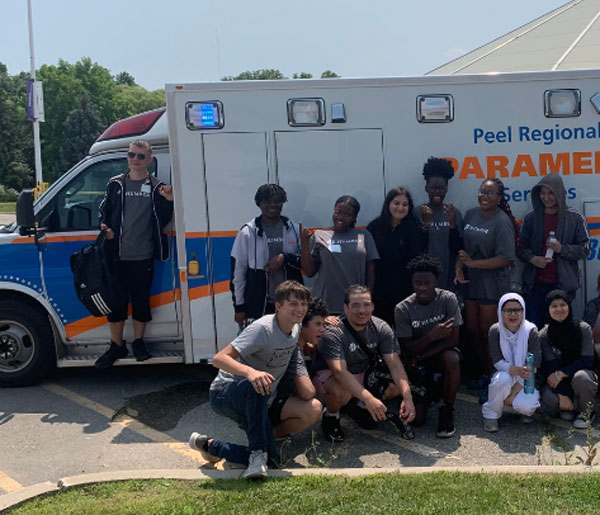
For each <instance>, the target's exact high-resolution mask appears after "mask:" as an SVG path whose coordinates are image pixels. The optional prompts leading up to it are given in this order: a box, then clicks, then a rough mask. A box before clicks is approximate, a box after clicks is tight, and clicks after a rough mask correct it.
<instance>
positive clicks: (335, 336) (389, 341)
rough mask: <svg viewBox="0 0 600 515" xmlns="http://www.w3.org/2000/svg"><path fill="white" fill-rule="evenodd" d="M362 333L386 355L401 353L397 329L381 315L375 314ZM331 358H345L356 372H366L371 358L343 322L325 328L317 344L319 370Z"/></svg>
mask: <svg viewBox="0 0 600 515" xmlns="http://www.w3.org/2000/svg"><path fill="white" fill-rule="evenodd" d="M362 334H363V339H364V340H365V341H366V343H367V347H369V349H370V350H371V351H372V352H373V353H375V352H378V353H379V354H382V355H383V354H392V353H394V352H397V353H400V349H399V347H398V344H397V343H396V339H395V338H394V331H392V328H391V327H390V326H389V325H388V324H387V323H386V322H385V321H383V320H381V318H377V317H372V318H371V320H370V321H369V323H368V324H367V327H366V328H365V329H364V330H363V333H362ZM329 359H336V360H337V359H339V360H345V361H346V366H347V367H348V370H349V371H350V372H351V373H352V374H360V373H361V372H364V371H365V370H366V369H367V367H368V366H369V362H370V358H369V356H367V355H366V354H365V353H364V352H363V351H362V349H361V348H360V346H359V344H358V343H357V342H356V341H355V340H354V338H353V337H352V335H351V334H350V332H349V331H348V329H346V326H345V325H344V324H343V323H342V324H340V325H338V326H332V325H329V326H327V329H325V333H324V334H323V337H322V338H321V341H319V343H318V345H317V355H316V356H315V364H314V366H315V371H318V370H325V369H327V368H328V367H327V362H326V360H329Z"/></svg>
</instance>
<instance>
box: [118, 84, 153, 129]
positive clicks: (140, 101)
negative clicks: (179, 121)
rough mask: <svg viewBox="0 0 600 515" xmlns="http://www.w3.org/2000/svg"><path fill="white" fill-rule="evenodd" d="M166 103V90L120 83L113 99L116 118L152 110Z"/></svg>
mask: <svg viewBox="0 0 600 515" xmlns="http://www.w3.org/2000/svg"><path fill="white" fill-rule="evenodd" d="M164 105H165V91H164V90H163V89H156V90H154V91H148V90H146V89H144V88H142V87H141V86H137V85H136V86H129V85H127V84H119V85H118V86H117V88H116V94H115V97H114V100H113V114H114V117H115V119H116V120H121V119H122V118H127V117H128V116H133V115H134V114H138V113H142V112H144V111H150V110H151V109H156V108H157V107H162V106H164Z"/></svg>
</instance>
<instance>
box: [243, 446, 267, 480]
mask: <svg viewBox="0 0 600 515" xmlns="http://www.w3.org/2000/svg"><path fill="white" fill-rule="evenodd" d="M267 470H268V469H267V453H266V452H263V451H252V452H251V453H250V457H249V458H248V468H247V469H246V470H245V471H244V472H243V473H242V475H241V478H242V479H253V478H264V477H267Z"/></svg>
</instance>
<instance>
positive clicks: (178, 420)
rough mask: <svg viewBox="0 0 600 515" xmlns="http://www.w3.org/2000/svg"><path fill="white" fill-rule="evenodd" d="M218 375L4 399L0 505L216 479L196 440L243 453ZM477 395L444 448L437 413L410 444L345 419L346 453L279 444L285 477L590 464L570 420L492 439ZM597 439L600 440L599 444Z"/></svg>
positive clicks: (119, 380) (169, 375)
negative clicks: (214, 383)
mask: <svg viewBox="0 0 600 515" xmlns="http://www.w3.org/2000/svg"><path fill="white" fill-rule="evenodd" d="M214 373H215V371H214V369H213V368H212V367H210V366H193V367H188V366H182V365H153V366H147V367H139V366H138V367H116V368H114V369H112V370H107V371H99V370H95V369H83V368H82V369H61V370H57V371H55V372H54V373H53V374H52V375H51V376H50V377H49V378H48V380H47V381H45V382H44V383H42V384H40V385H37V386H32V387H27V388H5V389H0V436H1V438H0V495H1V494H5V493H10V492H17V491H19V490H20V489H22V488H24V487H29V486H31V485H35V484H37V483H41V482H45V481H50V482H54V483H56V481H57V480H58V479H60V478H64V477H68V476H74V475H79V474H90V473H102V472H107V471H116V470H139V471H141V470H146V469H178V470H197V469H199V468H202V469H206V468H209V467H210V466H209V465H208V464H206V463H205V462H204V460H202V458H201V457H200V456H199V453H198V452H196V451H193V450H191V449H189V448H188V446H187V441H188V437H189V435H190V433H191V432H192V431H199V432H202V433H207V434H209V435H211V436H218V437H220V438H223V439H227V440H230V441H233V442H237V443H245V436H244V433H243V432H242V431H241V430H240V429H239V428H238V427H237V426H236V425H235V424H234V423H233V422H231V421H230V420H227V419H225V418H222V417H220V416H218V415H216V414H215V413H214V412H213V411H212V410H211V409H210V406H209V405H208V402H207V400H208V387H209V384H210V381H211V380H212V378H213V376H214ZM474 393H475V392H469V391H468V390H466V389H464V390H461V392H460V394H459V398H458V399H457V402H456V405H455V408H456V412H455V425H456V434H455V435H454V436H453V437H451V438H448V439H439V438H437V437H436V434H435V430H436V426H437V409H436V408H435V407H434V408H432V409H431V410H430V413H429V416H428V419H427V423H426V425H425V426H424V427H422V428H417V429H416V430H415V432H416V438H415V439H414V440H412V441H406V440H403V439H402V438H400V437H399V436H398V435H397V434H396V433H395V432H394V431H393V430H392V428H391V427H388V426H389V424H386V423H380V427H379V428H378V429H377V430H373V431H365V430H362V429H360V428H358V427H357V426H356V425H355V424H354V422H353V421H352V420H350V419H348V418H346V417H343V418H342V426H343V428H344V430H345V431H346V441H345V442H343V443H341V444H335V445H332V444H331V443H328V442H326V441H325V439H324V438H323V436H322V433H321V430H320V427H318V426H315V427H313V428H309V429H307V430H305V431H303V432H302V433H300V434H298V435H294V436H292V437H291V438H289V439H286V440H285V441H283V442H281V444H280V445H281V455H282V462H283V466H284V467H286V468H291V469H299V468H307V467H310V468H312V467H325V468H330V469H334V470H335V469H339V470H342V469H346V468H348V467H350V468H375V469H381V470H384V469H388V468H398V467H449V468H455V467H474V466H475V467H477V466H481V467H487V466H503V465H507V466H509V465H510V466H524V465H530V466H539V465H561V466H563V465H565V466H568V465H576V464H579V463H580V461H579V459H578V457H581V458H583V459H585V456H586V451H585V447H586V440H588V437H587V435H586V432H585V431H573V430H572V429H571V425H570V424H568V423H566V422H564V421H562V420H558V419H556V420H555V419H553V420H550V421H544V420H542V419H541V418H536V420H535V421H534V422H533V423H531V424H528V425H526V426H525V425H523V424H522V423H521V422H520V420H519V417H518V416H517V415H515V414H510V413H508V414H507V415H505V416H504V417H503V419H502V420H501V423H500V431H499V432H498V433H495V434H489V433H486V432H485V431H484V430H483V426H482V422H481V410H480V406H479V403H478V401H477V396H476V395H474ZM599 437H600V432H599V431H598V430H597V429H594V430H593V431H592V433H591V439H592V440H593V441H597V440H598V439H599ZM222 467H223V465H222V463H219V464H217V468H222Z"/></svg>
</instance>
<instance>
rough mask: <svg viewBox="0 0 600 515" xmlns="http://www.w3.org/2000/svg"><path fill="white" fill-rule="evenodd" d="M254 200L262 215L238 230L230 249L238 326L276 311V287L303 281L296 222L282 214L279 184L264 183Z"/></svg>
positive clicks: (233, 295) (282, 200)
mask: <svg viewBox="0 0 600 515" xmlns="http://www.w3.org/2000/svg"><path fill="white" fill-rule="evenodd" d="M254 201H255V202H256V205H257V206H258V207H259V209H260V211H261V214H260V216H257V217H256V218H254V219H252V220H250V221H249V222H248V223H246V224H244V226H243V227H242V228H241V229H240V232H239V233H238V235H237V236H236V238H235V241H234V243H233V248H232V249H231V283H230V288H231V294H232V297H233V307H234V311H235V316H234V318H235V321H236V323H237V324H238V325H239V326H240V327H244V326H245V325H246V324H247V323H248V322H250V321H253V320H256V319H258V318H260V317H262V316H263V315H267V314H271V313H275V290H276V289H277V286H279V285H280V284H281V283H282V282H283V281H286V280H288V279H289V280H294V281H297V282H299V283H300V284H303V280H302V272H301V267H300V231H299V228H298V225H297V224H295V223H294V222H292V221H291V220H289V219H288V218H286V217H285V216H282V215H281V210H282V208H283V204H284V203H285V202H287V194H286V192H285V190H284V189H283V188H282V187H281V186H279V185H278V184H263V185H262V186H260V187H259V188H258V190H257V191H256V195H255V196H254Z"/></svg>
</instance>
